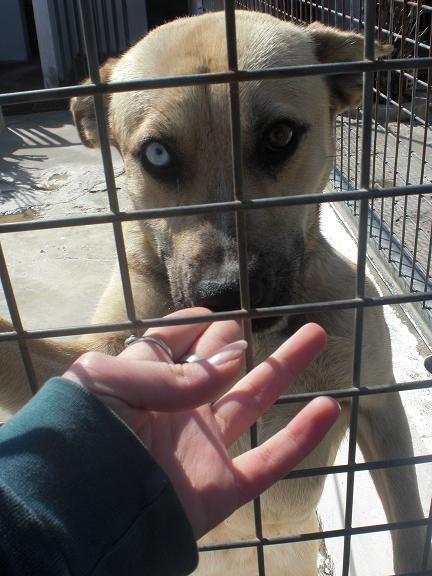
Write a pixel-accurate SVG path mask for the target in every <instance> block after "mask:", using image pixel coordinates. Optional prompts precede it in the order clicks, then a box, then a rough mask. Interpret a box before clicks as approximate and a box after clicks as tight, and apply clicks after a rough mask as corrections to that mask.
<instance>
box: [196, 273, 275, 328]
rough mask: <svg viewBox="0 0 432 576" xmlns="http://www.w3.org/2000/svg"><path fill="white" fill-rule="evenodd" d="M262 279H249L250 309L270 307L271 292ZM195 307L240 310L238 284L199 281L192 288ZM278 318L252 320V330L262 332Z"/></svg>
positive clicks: (216, 310)
mask: <svg viewBox="0 0 432 576" xmlns="http://www.w3.org/2000/svg"><path fill="white" fill-rule="evenodd" d="M269 288H270V287H269V286H267V285H266V282H265V281H264V280H263V279H262V278H250V279H249V291H250V304H251V307H252V308H263V307H266V306H271V305H272V300H273V298H272V290H271V289H269ZM193 300H194V305H195V306H205V307H206V308H210V310H212V311H213V312H223V311H227V310H237V309H240V308H241V302H240V286H239V282H237V281H234V282H222V281H218V280H200V281H199V282H198V283H197V284H196V285H195V287H194V290H193ZM277 320H278V318H277V317H276V318H275V317H273V318H259V319H255V320H253V328H254V330H264V329H266V328H269V327H270V326H271V325H272V324H274V323H275V322H276V321H277Z"/></svg>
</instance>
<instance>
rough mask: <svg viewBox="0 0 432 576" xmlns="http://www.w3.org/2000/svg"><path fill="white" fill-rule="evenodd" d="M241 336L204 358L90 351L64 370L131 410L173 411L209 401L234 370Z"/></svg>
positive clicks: (243, 345) (237, 365) (238, 365)
mask: <svg viewBox="0 0 432 576" xmlns="http://www.w3.org/2000/svg"><path fill="white" fill-rule="evenodd" d="M246 346H247V343H246V342H245V341H244V340H239V341H237V342H233V343H231V344H228V345H227V346H225V347H224V348H222V349H221V350H220V351H219V352H218V353H216V354H215V355H213V356H211V357H210V358H208V359H207V360H200V361H199V362H187V363H185V364H169V363H166V362H154V361H143V360H130V359H126V358H122V357H121V356H117V357H115V356H106V355H104V354H100V353H98V352H89V353H87V354H84V355H83V356H81V357H80V358H79V359H78V360H77V361H76V362H75V363H74V364H72V366H71V367H70V368H69V370H68V371H67V372H66V373H65V374H64V377H65V378H68V379H69V380H72V381H75V382H78V383H79V384H82V385H84V386H86V387H87V388H89V389H90V390H92V391H93V392H95V393H97V394H99V395H107V396H111V397H114V398H118V399H119V400H122V401H123V402H126V403H127V404H129V405H130V406H132V407H134V408H141V409H145V410H155V411H160V412H172V411H180V410H187V409H191V408H195V407H197V406H201V405H202V404H206V403H208V402H210V401H211V400H214V399H215V398H216V397H217V396H218V395H220V393H221V391H222V390H224V389H225V388H227V387H228V386H229V385H230V384H231V383H232V381H233V379H234V378H235V376H236V375H237V374H238V373H239V370H240V368H241V364H242V359H243V352H244V350H245V348H246Z"/></svg>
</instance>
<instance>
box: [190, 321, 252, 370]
mask: <svg viewBox="0 0 432 576" xmlns="http://www.w3.org/2000/svg"><path fill="white" fill-rule="evenodd" d="M242 335H243V328H242V323H241V321H238V320H222V321H220V322H213V324H211V325H210V326H209V327H208V328H207V330H204V332H202V334H200V335H199V336H198V338H197V339H196V341H195V342H194V343H193V344H192V346H191V348H190V349H189V350H188V352H187V353H186V355H185V356H184V358H183V360H184V361H186V360H187V359H188V358H190V361H197V360H202V359H205V358H210V356H212V355H213V354H216V352H218V351H219V350H221V349H222V348H224V347H225V346H227V345H228V344H231V343H232V342H236V341H237V340H239V339H240V338H241V337H242Z"/></svg>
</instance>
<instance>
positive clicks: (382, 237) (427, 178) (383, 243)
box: [205, 0, 432, 328]
mask: <svg viewBox="0 0 432 576" xmlns="http://www.w3.org/2000/svg"><path fill="white" fill-rule="evenodd" d="M205 5H206V6H207V8H208V9H211V10H214V9H221V8H222V3H221V2H208V3H205ZM237 6H238V7H239V8H243V9H252V10H257V11H260V12H265V13H270V14H272V15H273V16H276V17H278V18H281V19H284V20H290V21H293V22H296V23H299V24H308V23H310V22H314V21H319V22H321V23H323V24H325V25H329V26H334V27H336V28H339V29H341V30H353V31H356V32H360V33H363V32H364V26H365V23H364V13H365V2H363V0H350V1H348V0H328V1H326V0H320V1H318V0H317V1H312V0H300V1H299V0H295V1H289V0H288V1H285V2H284V1H268V2H264V1H259V0H258V1H245V0H243V1H238V2H237ZM375 34H376V38H377V39H379V40H381V41H383V42H389V43H391V44H392V46H393V47H394V51H393V57H394V58H401V59H408V60H410V59H412V58H417V57H421V58H422V57H423V58H424V57H430V56H431V54H432V51H431V50H432V49H431V46H432V35H431V34H432V8H431V6H430V5H428V3H426V2H409V1H404V0H380V1H378V2H376V24H375ZM406 64H408V62H407V63H406ZM373 91H374V104H373V111H372V117H373V118H372V126H373V139H372V150H371V154H372V156H371V158H372V167H371V185H372V186H373V187H375V188H379V189H382V188H388V187H395V186H411V185H416V184H424V183H430V182H431V181H432V166H431V160H430V158H431V157H432V156H431V140H432V127H431V126H430V116H431V106H432V101H431V71H430V68H424V69H410V68H408V67H404V68H401V69H399V70H391V71H390V70H388V71H379V72H377V73H376V74H375V76H374V88H373ZM362 121H363V116H362V109H361V108H358V109H356V110H350V111H349V112H346V113H344V114H342V115H340V116H338V119H337V122H336V127H335V130H336V140H337V152H336V157H335V166H334V173H333V178H332V182H331V184H332V187H333V189H334V190H350V189H357V188H358V187H359V185H360V165H361V150H362V142H363V140H362V139H363V135H362V130H361V126H362ZM347 206H348V207H349V209H350V211H351V214H352V215H353V216H354V219H355V218H356V217H357V216H358V215H359V212H358V204H357V202H355V201H354V202H348V203H347ZM369 208H370V210H369V233H368V234H369V237H370V238H373V239H374V241H375V242H376V246H377V249H378V253H379V255H380V257H381V258H382V260H383V263H385V264H387V265H388V268H389V273H390V274H391V275H392V276H393V277H394V278H395V279H396V281H397V283H398V284H399V286H401V287H402V288H403V289H405V288H407V289H409V290H410V291H411V292H418V291H420V292H421V291H423V290H429V289H430V288H431V278H430V268H431V247H432V237H431V232H432V205H431V200H430V198H429V197H428V196H427V195H423V194H418V195H415V196H412V197H410V198H408V197H407V196H400V197H394V198H392V199H391V200H385V199H382V198H381V199H377V200H374V199H372V200H371V202H370V207H369ZM354 225H356V223H355V224H354ZM419 308H421V318H422V319H424V321H425V322H426V323H427V325H428V327H429V328H430V327H431V326H432V316H431V312H430V305H428V303H427V302H426V301H424V302H422V303H421V305H420V307H419Z"/></svg>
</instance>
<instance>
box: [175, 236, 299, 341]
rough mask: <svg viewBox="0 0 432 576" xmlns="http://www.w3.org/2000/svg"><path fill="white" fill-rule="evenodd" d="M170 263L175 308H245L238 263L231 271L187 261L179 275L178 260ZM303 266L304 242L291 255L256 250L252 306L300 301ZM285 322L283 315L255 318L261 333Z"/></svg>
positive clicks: (252, 267) (255, 326)
mask: <svg viewBox="0 0 432 576" xmlns="http://www.w3.org/2000/svg"><path fill="white" fill-rule="evenodd" d="M167 264H168V266H167V268H168V271H169V272H171V273H170V274H169V277H170V287H171V295H172V298H173V301H174V305H175V308H177V309H180V308H188V307H191V306H203V307H205V308H209V309H210V310H212V311H213V312H227V311H232V310H240V309H241V303H240V286H239V280H238V277H237V274H233V273H232V270H234V271H235V266H231V270H230V268H229V266H223V265H222V266H220V264H219V265H216V266H213V265H207V266H206V264H205V263H202V264H201V265H200V266H197V265H196V263H195V265H194V266H191V265H190V264H188V263H186V266H184V267H183V266H180V269H181V270H182V271H183V274H182V273H180V274H178V273H177V272H178V271H179V270H178V262H175V261H174V260H173V259H169V262H167ZM183 264H184V263H183ZM223 264H225V262H223ZM302 267H303V243H302V241H301V242H300V241H298V242H297V243H296V245H295V250H293V251H292V252H291V254H290V257H287V256H285V255H281V254H279V255H278V254H275V253H271V254H268V253H267V254H259V253H258V254H257V253H255V256H254V258H253V259H252V258H251V263H250V266H249V270H248V273H249V293H250V306H251V308H252V309H257V310H259V309H263V308H265V309H270V308H273V307H279V306H285V305H289V304H293V303H294V302H295V301H296V300H297V297H296V294H297V292H298V288H299V277H300V273H301V270H302ZM173 271H175V272H176V273H173ZM285 321H286V316H283V315H272V316H264V315H263V316H259V317H257V318H253V319H252V329H253V331H254V332H257V333H263V332H268V331H270V332H273V331H274V330H275V329H279V326H280V325H281V324H283V323H286V322H285Z"/></svg>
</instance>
